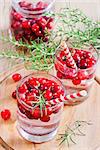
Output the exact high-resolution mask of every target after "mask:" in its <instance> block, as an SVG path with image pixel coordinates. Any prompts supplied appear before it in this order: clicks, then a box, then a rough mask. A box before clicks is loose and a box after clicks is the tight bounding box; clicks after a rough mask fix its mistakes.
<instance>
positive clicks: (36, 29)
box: [32, 23, 40, 32]
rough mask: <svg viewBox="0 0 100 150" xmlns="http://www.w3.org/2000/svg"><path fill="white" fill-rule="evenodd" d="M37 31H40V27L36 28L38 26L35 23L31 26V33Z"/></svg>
mask: <svg viewBox="0 0 100 150" xmlns="http://www.w3.org/2000/svg"><path fill="white" fill-rule="evenodd" d="M39 30H40V27H39V26H38V24H36V23H35V24H33V25H32V31H33V32H38V31H39Z"/></svg>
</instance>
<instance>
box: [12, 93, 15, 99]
mask: <svg viewBox="0 0 100 150" xmlns="http://www.w3.org/2000/svg"><path fill="white" fill-rule="evenodd" d="M12 98H14V99H16V91H14V92H13V93H12Z"/></svg>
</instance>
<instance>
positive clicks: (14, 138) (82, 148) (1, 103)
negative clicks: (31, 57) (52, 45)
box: [0, 0, 100, 150]
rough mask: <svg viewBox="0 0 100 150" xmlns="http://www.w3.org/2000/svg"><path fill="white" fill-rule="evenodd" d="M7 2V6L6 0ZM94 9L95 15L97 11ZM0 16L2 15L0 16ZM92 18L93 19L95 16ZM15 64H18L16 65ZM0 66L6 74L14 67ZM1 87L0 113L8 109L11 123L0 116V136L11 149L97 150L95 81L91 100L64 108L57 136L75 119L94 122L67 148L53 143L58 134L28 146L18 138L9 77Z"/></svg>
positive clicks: (99, 93) (99, 104)
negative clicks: (7, 70) (40, 142)
mask: <svg viewBox="0 0 100 150" xmlns="http://www.w3.org/2000/svg"><path fill="white" fill-rule="evenodd" d="M6 2H7V4H8V0H7V1H6ZM99 3H100V2H99V1H98V2H97V4H96V3H95V4H94V3H92V4H93V6H95V8H98V6H99V5H98V4H99ZM72 4H73V3H72ZM76 5H77V6H79V7H81V8H82V9H83V10H85V8H86V7H84V6H86V5H89V6H91V7H92V5H90V4H89V3H88V4H87V3H86V4H85V5H83V3H79V4H78V3H77V4H76V3H75V6H76ZM6 7H7V5H6ZM7 8H8V7H7ZM88 8H89V7H88ZM0 10H1V9H0ZM95 10H96V14H97V12H98V9H95ZM5 12H6V11H5ZM87 13H88V14H89V15H90V14H92V13H91V11H87ZM1 15H2V13H0V16H1ZM93 15H94V14H93ZM94 18H96V17H95V16H94ZM97 18H98V16H97ZM0 25H1V24H0ZM1 28H2V29H3V30H5V28H8V23H7V20H5V22H4V25H2V26H1ZM4 46H5V47H7V45H4V44H3V43H2V42H0V48H1V49H2V48H3V47H4ZM16 63H18V62H15V64H16ZM0 64H1V65H0V72H2V71H5V70H6V69H7V68H8V66H10V67H11V68H12V65H15V64H13V63H12V61H11V60H6V59H0ZM99 65H100V63H99ZM16 69H17V67H15V68H14V69H11V71H9V72H10V73H11V72H13V71H16ZM18 70H19V71H17V72H21V73H22V74H23V76H25V74H27V73H29V72H27V70H25V69H24V67H23V65H20V66H19V65H18ZM7 73H8V72H6V73H4V74H1V75H0V81H1V80H2V79H3V78H4V77H5V76H6V75H7ZM97 75H98V76H100V69H99V66H98V69H97ZM0 86H1V87H0V111H1V110H2V109H3V108H9V109H10V110H11V112H12V117H11V120H9V121H7V122H4V121H3V120H2V119H1V117H0V136H1V137H2V138H3V139H4V140H5V141H6V142H7V143H8V144H9V145H10V146H11V147H13V148H14V150H47V149H48V150H100V85H99V84H97V83H96V82H94V85H93V87H92V90H91V95H90V97H89V98H88V99H87V100H86V101H85V102H84V103H82V104H80V105H77V106H73V107H71V106H70V107H68V106H65V107H64V111H63V114H62V119H61V123H60V127H59V131H58V134H59V133H62V132H63V131H64V129H65V126H66V124H67V125H70V124H71V123H73V122H75V121H76V120H86V121H89V120H91V122H92V123H93V125H91V126H89V127H87V128H86V130H85V131H86V136H84V137H78V138H76V140H77V144H76V145H74V144H71V145H70V147H69V148H68V146H67V144H64V145H63V146H62V147H59V146H58V142H57V140H56V139H57V137H58V134H57V136H56V137H55V138H54V139H53V140H51V141H49V142H46V143H42V144H34V143H30V142H27V141H25V140H24V139H23V138H21V137H20V136H19V134H18V132H17V130H16V102H15V101H14V100H13V99H12V97H11V92H12V91H13V90H14V89H15V86H16V85H15V84H14V83H13V82H12V80H11V77H8V78H7V80H6V81H5V82H3V83H2V85H0ZM98 147H99V148H98ZM0 150H4V148H2V147H1V146H0Z"/></svg>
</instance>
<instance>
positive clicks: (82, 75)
mask: <svg viewBox="0 0 100 150" xmlns="http://www.w3.org/2000/svg"><path fill="white" fill-rule="evenodd" d="M77 77H78V78H79V79H80V80H85V79H87V78H88V73H87V72H86V71H81V70H80V71H79V72H78V74H77Z"/></svg>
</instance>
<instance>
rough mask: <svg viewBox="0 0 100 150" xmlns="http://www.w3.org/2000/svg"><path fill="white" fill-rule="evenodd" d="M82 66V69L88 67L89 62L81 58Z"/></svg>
mask: <svg viewBox="0 0 100 150" xmlns="http://www.w3.org/2000/svg"><path fill="white" fill-rule="evenodd" d="M80 68H81V69H86V68H87V63H86V60H85V59H81V60H80Z"/></svg>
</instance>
